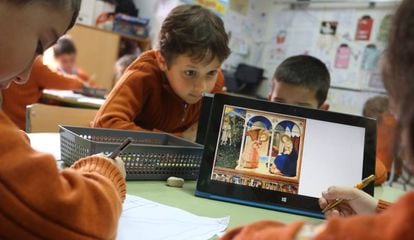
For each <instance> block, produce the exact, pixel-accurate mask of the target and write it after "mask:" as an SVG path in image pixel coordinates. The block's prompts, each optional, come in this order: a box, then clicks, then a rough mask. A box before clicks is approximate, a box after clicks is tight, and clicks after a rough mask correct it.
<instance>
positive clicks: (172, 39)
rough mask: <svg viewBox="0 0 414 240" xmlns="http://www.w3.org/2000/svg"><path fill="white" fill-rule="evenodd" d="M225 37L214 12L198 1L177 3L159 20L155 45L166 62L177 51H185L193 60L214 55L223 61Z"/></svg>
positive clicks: (228, 50) (224, 32)
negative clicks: (159, 28) (197, 2)
mask: <svg viewBox="0 0 414 240" xmlns="http://www.w3.org/2000/svg"><path fill="white" fill-rule="evenodd" d="M228 41H229V39H228V36H227V34H226V31H225V30H224V24H223V21H222V20H221V19H220V18H219V17H218V16H217V15H215V14H214V13H212V12H211V11H210V10H208V9H205V8H203V7H201V6H198V5H180V6H178V7H176V8H174V9H173V10H172V11H171V12H170V13H169V14H168V16H167V18H166V19H165V20H164V22H163V23H162V26H161V31H160V40H159V48H160V52H161V54H162V56H163V57H164V58H165V60H166V62H167V64H170V63H171V61H172V60H173V59H174V58H175V57H176V56H177V55H179V54H188V55H189V56H190V57H192V58H193V59H194V60H195V61H202V60H204V59H205V58H206V57H208V59H207V60H208V61H212V60H213V59H214V58H215V57H217V58H218V59H219V61H220V62H223V61H224V60H225V59H226V58H227V57H228V56H229V55H230V49H229V47H228Z"/></svg>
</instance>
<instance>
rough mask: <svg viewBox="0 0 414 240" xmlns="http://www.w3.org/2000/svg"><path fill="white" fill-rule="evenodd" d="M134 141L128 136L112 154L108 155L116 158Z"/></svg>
mask: <svg viewBox="0 0 414 240" xmlns="http://www.w3.org/2000/svg"><path fill="white" fill-rule="evenodd" d="M130 143H132V138H130V137H128V138H126V139H125V140H124V141H123V142H122V144H121V145H119V146H118V147H117V148H116V149H115V150H114V151H113V152H112V153H111V154H109V155H108V158H111V159H113V160H115V158H116V157H118V155H119V154H120V153H121V152H122V151H123V150H124V149H125V148H126V147H128V145H129V144H130Z"/></svg>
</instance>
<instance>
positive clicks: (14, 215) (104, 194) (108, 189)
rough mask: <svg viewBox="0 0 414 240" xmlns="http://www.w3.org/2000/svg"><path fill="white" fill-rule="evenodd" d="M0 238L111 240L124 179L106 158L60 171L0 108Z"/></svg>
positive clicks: (118, 211) (124, 188)
mask: <svg viewBox="0 0 414 240" xmlns="http://www.w3.org/2000/svg"><path fill="white" fill-rule="evenodd" d="M0 132H1V133H2V134H1V137H0V201H1V204H0V239H115V237H116V232H117V224H118V219H119V216H120V214H121V211H122V204H121V203H122V200H123V199H124V198H125V193H126V185H125V179H124V178H123V176H122V173H121V172H120V171H119V170H118V168H117V167H116V166H115V165H114V164H113V163H112V162H111V161H109V160H107V159H105V158H101V157H98V156H91V157H86V158H83V159H81V160H79V161H77V162H75V164H74V165H73V166H72V168H68V169H65V170H59V169H58V168H57V166H56V160H55V159H54V158H53V156H51V155H49V154H45V153H40V152H36V151H35V150H33V149H32V148H31V147H30V144H29V141H28V139H27V136H26V135H25V134H24V133H23V132H22V131H20V130H19V129H18V128H16V126H14V124H13V123H12V122H11V121H10V120H9V119H8V118H7V116H6V115H5V114H4V113H3V112H0Z"/></svg>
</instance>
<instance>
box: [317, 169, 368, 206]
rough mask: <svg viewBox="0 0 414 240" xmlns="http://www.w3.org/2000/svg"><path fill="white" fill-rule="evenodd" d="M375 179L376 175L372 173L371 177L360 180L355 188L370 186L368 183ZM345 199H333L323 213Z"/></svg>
mask: <svg viewBox="0 0 414 240" xmlns="http://www.w3.org/2000/svg"><path fill="white" fill-rule="evenodd" d="M374 180H375V176H374V175H371V176H369V177H366V178H364V179H362V181H361V182H359V183H358V184H356V185H355V186H354V188H358V189H363V188H365V187H366V186H368V184H370V183H371V182H372V181H374ZM342 201H343V199H338V198H337V199H335V200H334V201H332V202H330V203H329V204H328V206H326V207H325V208H324V209H323V210H322V212H323V213H325V212H326V211H328V210H331V209H332V208H334V207H336V206H338V204H340V203H341V202H342Z"/></svg>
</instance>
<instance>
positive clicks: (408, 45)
mask: <svg viewBox="0 0 414 240" xmlns="http://www.w3.org/2000/svg"><path fill="white" fill-rule="evenodd" d="M383 80H384V86H385V88H386V89H387V92H388V94H389V96H390V99H391V101H392V102H393V103H394V107H395V108H396V109H395V110H396V111H397V112H398V113H399V116H398V123H399V129H400V130H401V131H402V133H403V134H406V138H405V139H407V140H408V142H407V143H406V149H405V150H406V151H407V152H408V154H409V157H410V160H414V104H413V101H414V96H413V92H414V1H412V0H404V1H403V2H402V3H401V4H400V6H399V7H398V9H397V11H396V13H395V15H394V17H393V21H392V25H391V32H390V36H389V44H388V48H387V50H386V59H385V64H384V66H383Z"/></svg>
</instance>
